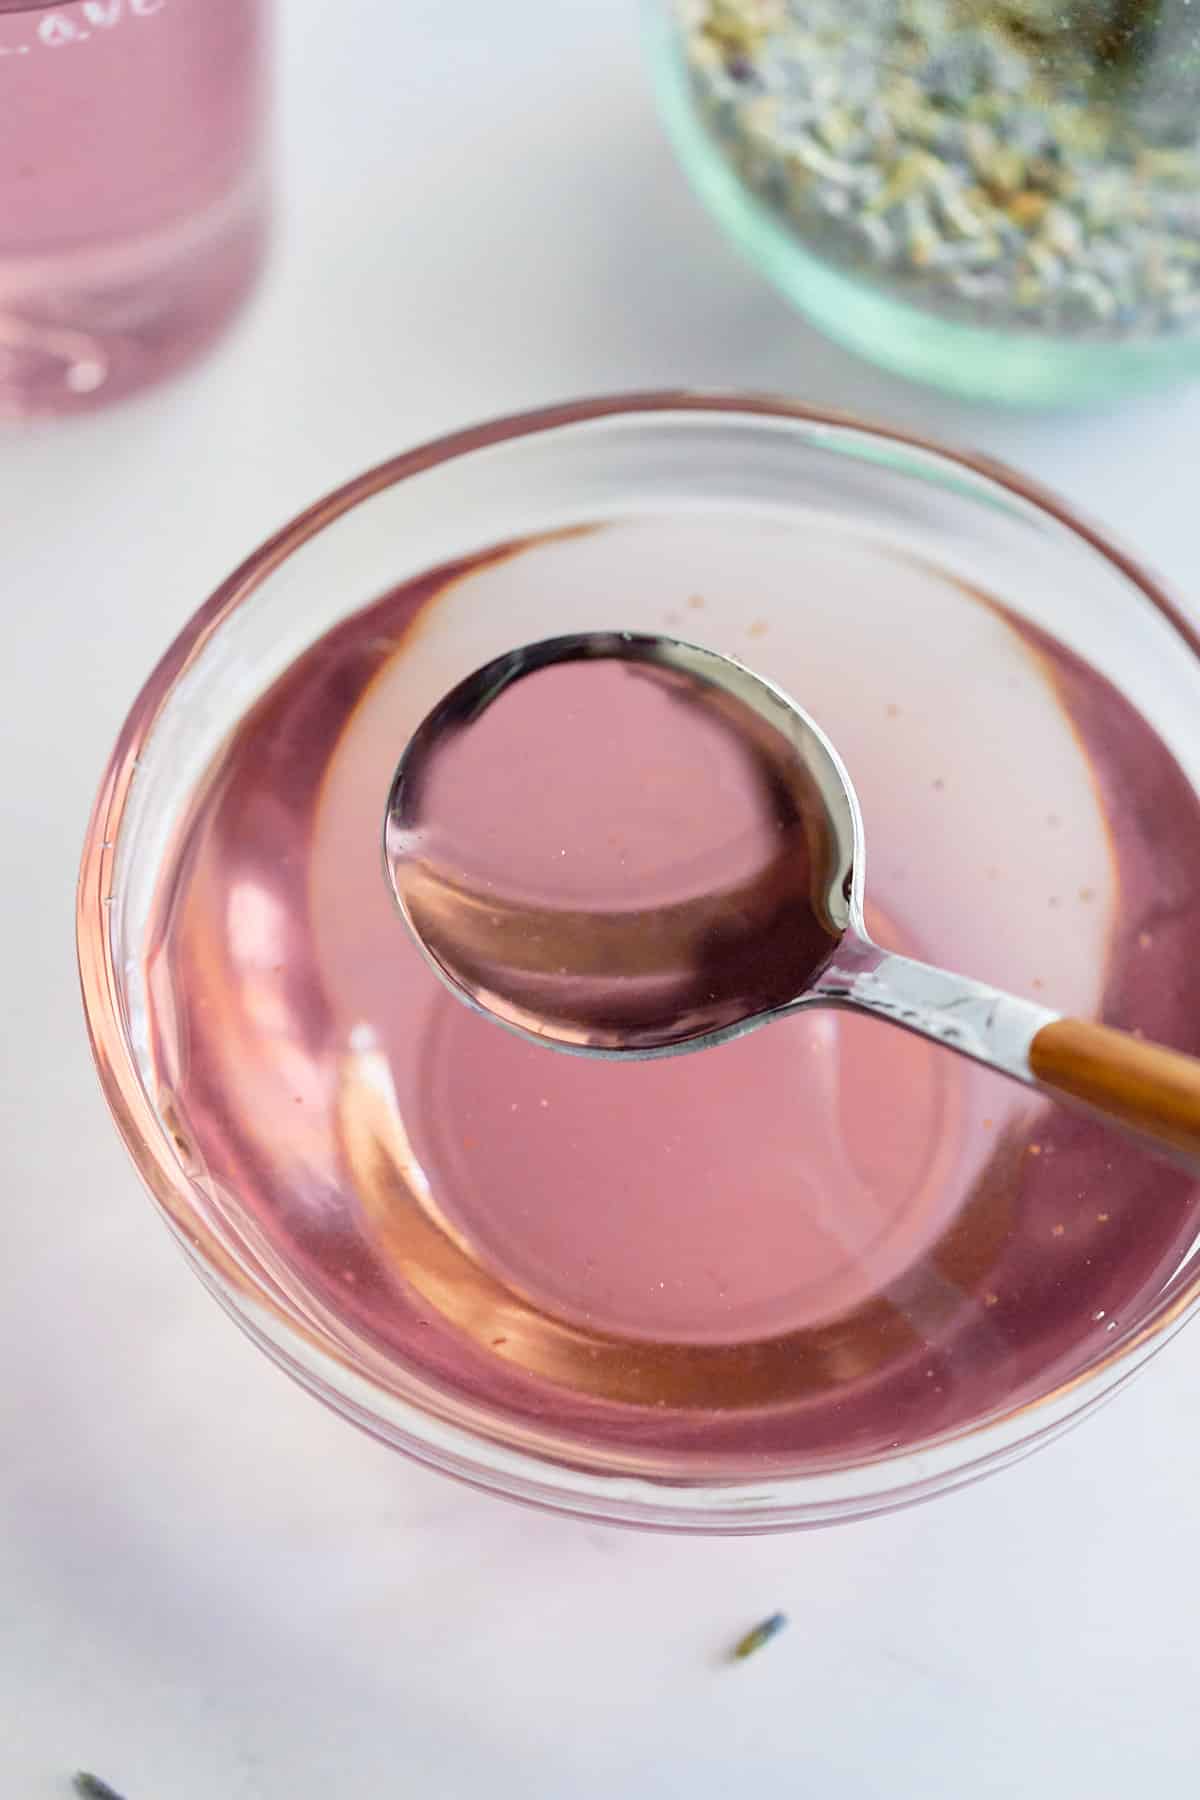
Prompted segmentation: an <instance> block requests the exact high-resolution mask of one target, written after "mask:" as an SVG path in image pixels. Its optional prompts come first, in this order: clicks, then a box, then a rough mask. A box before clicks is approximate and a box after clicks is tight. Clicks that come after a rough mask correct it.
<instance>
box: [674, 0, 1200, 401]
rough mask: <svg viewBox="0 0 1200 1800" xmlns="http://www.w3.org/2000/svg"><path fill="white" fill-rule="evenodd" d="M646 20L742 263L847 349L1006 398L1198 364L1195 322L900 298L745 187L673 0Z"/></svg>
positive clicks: (694, 158) (977, 394)
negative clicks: (1001, 310)
mask: <svg viewBox="0 0 1200 1800" xmlns="http://www.w3.org/2000/svg"><path fill="white" fill-rule="evenodd" d="M846 4H847V6H851V5H853V4H854V0H846ZM645 24H646V37H647V43H648V50H649V56H650V64H651V70H652V74H653V79H654V86H655V90H656V94H657V98H658V103H659V108H660V111H661V115H662V118H663V121H664V123H665V126H666V129H667V133H668V136H669V137H670V139H671V141H672V143H673V145H674V147H675V150H676V152H677V154H678V156H679V159H680V161H681V163H682V164H683V168H684V170H685V172H686V174H687V176H688V177H689V179H690V181H691V184H692V186H693V188H694V189H695V191H696V193H697V194H698V195H699V197H700V199H701V200H702V201H703V202H704V203H705V205H706V206H707V207H708V210H709V211H710V212H711V213H712V214H713V216H714V217H715V218H716V220H717V221H718V223H719V224H720V225H721V226H722V227H723V228H724V230H725V232H726V233H727V235H728V236H729V237H730V238H731V239H732V240H733V242H734V243H735V244H736V245H737V246H738V248H739V249H740V250H741V251H742V252H743V253H744V255H745V256H746V257H748V259H749V260H750V262H752V263H753V264H755V265H756V266H757V267H758V268H759V269H761V270H762V272H763V274H764V275H766V276H767V277H768V279H769V280H770V281H772V282H773V283H774V284H775V286H776V287H777V288H779V289H780V290H781V291H782V293H783V294H784V295H786V297H787V298H788V299H789V300H790V301H791V302H792V303H793V304H794V305H795V306H797V307H798V308H799V310H800V311H801V312H802V313H804V314H805V315H806V316H807V317H808V318H809V319H810V320H811V321H812V323H813V324H814V325H816V326H817V327H819V329H820V330H822V331H824V332H825V333H826V334H827V335H828V336H829V337H831V338H833V339H835V340H836V341H837V342H838V343H840V344H842V345H844V346H845V347H846V348H847V349H848V350H852V351H855V352H857V353H858V354H859V355H860V356H864V357H867V358H868V359H870V360H871V361H873V362H875V363H878V364H880V365H881V366H882V367H884V368H886V369H890V370H892V371H893V372H894V373H896V374H898V375H903V376H906V377H908V378H909V379H911V380H914V381H921V382H926V383H929V384H931V385H933V386H936V387H941V388H945V389H948V390H950V391H952V392H954V393H957V394H961V395H963V396H965V397H967V398H969V399H975V400H987V401H994V402H999V403H1001V404H1005V405H1010V406H1027V407H1054V406H1084V405H1103V404H1105V403H1108V402H1112V401H1115V400H1117V399H1119V398H1120V397H1121V396H1122V395H1123V394H1126V393H1129V392H1131V391H1135V390H1140V389H1146V388H1151V387H1155V386H1164V385H1166V384H1168V383H1170V382H1177V381H1179V380H1181V379H1184V378H1190V377H1194V376H1195V375H1197V374H1200V330H1197V329H1192V330H1189V331H1181V332H1179V333H1164V334H1161V335H1159V336H1149V335H1147V336H1143V337H1128V338H1125V339H1123V340H1122V339H1117V338H1113V339H1108V340H1102V339H1097V338H1094V337H1093V338H1088V337H1084V336H1079V335H1073V334H1070V333H1067V332H1061V333H1050V332H1048V331H1035V330H1028V329H1026V330H1022V329H1018V328H1016V327H1013V328H1011V329H1009V328H1005V329H997V328H991V327H980V326H975V325H972V324H970V323H966V322H961V321H960V320H958V319H955V318H948V317H942V316H940V315H939V314H938V313H937V312H935V311H934V310H933V309H932V307H931V308H929V309H926V308H925V307H923V306H921V305H917V304H914V303H913V302H912V301H911V300H910V299H908V298H907V297H898V295H897V293H896V291H895V290H896V286H897V283H896V281H895V278H894V277H893V278H891V279H889V276H888V274H887V272H886V271H880V273H879V274H878V275H875V274H874V273H872V272H870V271H869V270H868V269H866V268H864V269H862V270H861V271H859V270H854V271H852V272H850V271H847V270H846V269H843V268H840V267H838V266H836V265H835V264H834V263H832V262H831V261H829V260H828V259H827V258H826V257H824V256H822V255H821V254H819V253H818V252H817V251H816V250H815V249H814V248H813V247H812V246H811V245H809V244H807V243H806V242H805V239H804V237H803V235H802V230H801V228H800V226H798V225H795V224H793V223H791V222H790V221H789V220H788V219H787V218H786V217H785V216H784V215H783V214H782V213H781V212H780V211H778V210H776V209H775V208H774V207H773V206H772V205H771V204H770V203H769V201H767V200H766V199H764V198H762V197H761V196H760V195H759V194H758V193H757V192H756V191H755V189H754V188H753V187H752V186H750V184H749V183H748V182H747V181H746V180H745V179H744V178H743V176H742V175H741V174H740V173H739V172H738V170H737V169H736V168H735V166H734V164H733V162H732V160H731V159H730V157H729V155H728V154H727V152H726V151H725V149H724V148H723V147H722V145H721V143H720V142H719V141H718V139H717V137H716V136H715V135H714V134H713V133H712V132H711V131H710V129H709V127H708V126H707V124H706V123H705V120H704V118H703V117H702V115H701V111H700V107H699V104H698V101H697V97H696V95H695V92H694V90H693V86H692V82H691V78H690V74H689V69H688V62H687V56H686V52H685V45H684V35H683V30H682V27H681V24H680V11H679V5H678V0H646V3H645ZM1197 173H1198V177H1200V167H1198V171H1197Z"/></svg>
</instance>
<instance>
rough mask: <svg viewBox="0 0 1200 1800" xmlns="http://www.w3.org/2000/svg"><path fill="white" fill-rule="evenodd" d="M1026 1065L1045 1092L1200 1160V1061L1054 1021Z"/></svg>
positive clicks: (1087, 1024) (1088, 1025) (1106, 1030)
mask: <svg viewBox="0 0 1200 1800" xmlns="http://www.w3.org/2000/svg"><path fill="white" fill-rule="evenodd" d="M1029 1067H1030V1069H1031V1071H1032V1072H1033V1075H1034V1077H1035V1078H1036V1080H1037V1081H1039V1082H1040V1083H1041V1084H1042V1086H1043V1087H1045V1088H1049V1089H1051V1090H1052V1091H1053V1092H1055V1093H1058V1094H1064V1095H1067V1096H1069V1097H1070V1098H1071V1099H1074V1100H1080V1101H1082V1102H1083V1103H1084V1105H1085V1106H1091V1107H1094V1108H1095V1109H1096V1111H1097V1112H1101V1113H1104V1114H1106V1115H1107V1117H1109V1118H1110V1119H1118V1120H1120V1121H1121V1123H1122V1124H1124V1125H1128V1126H1131V1127H1132V1128H1133V1130H1135V1131H1142V1132H1145V1133H1147V1135H1148V1136H1150V1137H1154V1138H1157V1139H1158V1140H1159V1141H1160V1143H1165V1144H1170V1145H1172V1146H1173V1147H1174V1148H1175V1149H1176V1150H1182V1151H1184V1152H1185V1153H1187V1154H1189V1155H1192V1156H1200V1058H1196V1057H1193V1056H1184V1055H1183V1054H1182V1053H1181V1052H1180V1051H1178V1050H1165V1049H1163V1047H1162V1046H1161V1045H1160V1044H1145V1043H1143V1042H1142V1041H1141V1040H1140V1039H1139V1038H1135V1037H1130V1036H1129V1034H1128V1033H1127V1032H1124V1031H1114V1030H1113V1028H1112V1027H1111V1026H1109V1025H1096V1024H1094V1023H1093V1022H1092V1021H1091V1020H1089V1019H1055V1020H1054V1021H1053V1022H1052V1023H1051V1024H1049V1025H1043V1026H1042V1028H1041V1030H1040V1031H1039V1032H1037V1034H1036V1035H1035V1036H1034V1038H1033V1040H1032V1042H1031V1043H1030V1046H1029Z"/></svg>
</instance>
